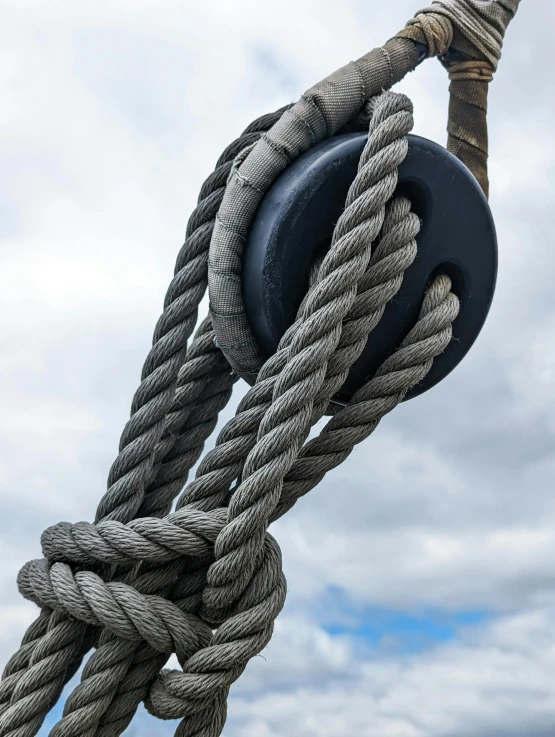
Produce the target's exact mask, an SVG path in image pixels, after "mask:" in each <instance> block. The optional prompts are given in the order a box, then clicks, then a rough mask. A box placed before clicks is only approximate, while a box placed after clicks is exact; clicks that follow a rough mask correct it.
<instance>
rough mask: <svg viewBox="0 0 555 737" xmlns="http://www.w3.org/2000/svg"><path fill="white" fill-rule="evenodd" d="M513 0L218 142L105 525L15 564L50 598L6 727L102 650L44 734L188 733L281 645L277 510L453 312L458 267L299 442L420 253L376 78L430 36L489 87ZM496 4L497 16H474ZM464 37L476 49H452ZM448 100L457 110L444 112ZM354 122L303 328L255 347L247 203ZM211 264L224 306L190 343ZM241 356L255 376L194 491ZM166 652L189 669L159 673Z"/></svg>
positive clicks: (388, 54) (395, 107)
mask: <svg viewBox="0 0 555 737" xmlns="http://www.w3.org/2000/svg"><path fill="white" fill-rule="evenodd" d="M517 4H518V0H505V1H504V2H495V3H494V2H489V0H487V1H486V2H479V0H438V2H435V3H434V4H433V5H432V7H431V9H427V10H425V11H423V13H422V14H419V15H418V16H416V18H415V19H413V21H411V22H410V23H409V25H408V26H407V28H406V29H405V30H404V31H403V33H401V34H399V35H398V36H396V37H394V38H393V39H391V40H390V41H388V42H387V44H385V46H384V47H383V48H381V49H377V50H374V51H372V52H370V53H369V54H367V55H366V56H364V57H362V58H361V59H359V60H358V61H357V62H354V63H351V64H349V65H347V67H344V68H343V69H341V70H339V71H338V72H336V73H335V74H333V75H331V77H329V78H327V79H326V80H324V81H322V82H321V83H319V84H318V85H316V86H315V87H313V88H312V89H311V90H309V91H308V92H307V93H306V94H305V95H304V96H303V97H302V98H301V100H300V101H299V102H298V103H297V104H296V105H294V106H291V107H287V108H284V109H282V110H279V111H277V112H276V113H273V114H271V115H267V116H263V117H262V118H259V119H258V120H256V121H255V122H254V123H253V124H252V125H251V126H249V127H248V128H247V129H246V130H245V132H244V133H243V134H242V135H241V136H240V137H239V138H238V139H237V140H236V141H234V142H233V143H232V144H231V145H230V146H229V147H228V149H226V151H225V152H224V153H223V154H222V157H221V158H220V160H219V161H218V164H217V167H216V169H215V171H214V172H213V174H211V175H210V177H208V179H207V180H206V182H205V183H204V185H203V187H202V189H201V193H200V197H199V203H198V206H197V208H196V209H195V211H194V212H193V214H192V216H191V218H190V220H189V223H188V227H187V234H186V239H185V243H184V246H183V248H182V249H181V252H180V253H179V255H178V259H177V264H176V269H175V275H174V278H173V280H172V282H171V284H170V286H169V289H168V292H167V295H166V299H165V303H164V312H163V314H162V316H161V317H160V319H159V321H158V324H157V326H156V330H155V333H154V340H153V347H152V350H151V352H150V353H149V355H148V357H147V359H146V362H145V365H144V368H143V372H142V375H141V384H140V386H139V388H138V390H137V392H136V394H135V396H134V399H133V403H132V410H131V418H130V420H129V422H128V423H127V425H126V427H125V428H124V431H123V434H122V438H121V442H120V452H119V455H118V457H117V458H116V460H115V462H114V464H113V466H112V468H111V470H110V474H109V478H108V490H107V492H106V494H105V495H104V497H103V498H102V500H101V501H100V504H99V507H98V510H97V514H96V520H95V523H94V524H88V523H85V522H80V523H78V524H70V523H65V522H64V523H60V524H58V525H55V526H54V527H51V528H49V529H47V530H46V531H45V532H44V533H43V536H42V550H43V554H44V556H45V557H44V559H41V560H36V561H31V562H30V563H28V564H26V565H25V566H24V567H23V569H22V570H21V572H20V574H19V577H18V585H19V589H20V591H21V593H22V594H23V596H25V597H26V598H28V599H30V600H32V601H34V602H36V603H37V604H38V605H39V606H40V607H41V613H40V615H39V617H38V618H37V620H36V621H35V622H34V623H33V624H32V625H31V627H30V628H29V629H28V631H27V633H26V635H25V636H24V638H23V641H22V644H21V647H20V649H19V650H18V651H17V653H16V654H15V655H14V656H13V657H12V658H11V659H10V661H9V662H8V664H7V666H6V668H5V671H4V675H3V679H2V681H1V682H0V737H8V736H9V737H31V736H32V735H35V734H36V733H37V731H38V730H39V729H40V726H41V724H42V723H43V720H44V718H45V716H46V714H47V713H48V711H49V710H50V708H51V707H52V705H53V704H54V703H55V702H56V700H57V699H58V698H59V697H60V694H61V692H62V689H63V687H64V685H65V684H66V683H67V682H68V680H70V679H71V678H72V677H73V675H74V674H75V673H76V672H77V671H78V669H79V667H80V665H81V663H82V660H83V658H84V656H85V655H86V654H87V653H88V652H89V650H90V649H91V648H95V651H94V653H93V654H92V655H91V657H90V658H89V660H88V662H87V663H86V665H85V667H84V669H83V671H82V675H81V683H80V684H79V685H78V686H77V688H76V689H75V690H74V691H73V693H72V694H70V696H69V697H68V699H67V701H66V703H65V707H64V713H63V717H62V719H61V721H60V722H58V724H57V725H55V726H54V728H53V729H52V731H51V733H50V734H51V735H54V736H55V737H71V736H72V735H74V736H75V737H77V736H80V737H83V735H86V736H87V737H96V736H98V737H100V736H102V737H113V736H114V737H115V736H116V735H120V734H121V733H122V732H123V731H124V730H125V729H126V728H127V726H128V725H129V723H130V722H131V719H132V717H133V715H134V713H135V711H136V709H137V707H138V705H139V704H140V703H141V701H144V702H145V704H146V706H147V708H148V709H149V710H150V711H151V713H153V714H155V715H156V716H158V717H160V718H163V719H174V718H180V719H182V721H181V722H180V724H179V726H178V728H177V731H176V735H178V736H179V737H217V736H218V735H220V734H221V731H222V729H223V726H224V723H225V719H226V700H227V694H228V691H229V688H230V686H231V685H232V683H234V681H235V680H236V679H237V678H238V677H239V676H240V675H241V673H242V672H243V670H244V669H245V667H246V665H247V663H248V662H249V660H250V658H252V657H253V656H255V655H256V654H258V653H260V651H261V650H262V649H263V648H264V647H265V646H266V645H267V643H268V642H269V640H270V638H271V636H272V630H273V624H274V620H275V618H276V616H277V615H278V613H279V612H280V610H281V608H282V606H283V603H284V601H285V593H286V584H285V579H284V576H283V572H282V568H281V554H280V550H279V547H278V545H277V542H276V541H275V540H274V539H273V538H272V537H271V535H269V534H268V532H267V528H268V525H269V524H270V523H271V522H272V521H274V520H276V519H278V518H279V517H281V516H282V515H283V514H285V513H286V512H287V511H288V510H289V509H290V508H291V507H292V506H293V505H294V504H295V502H296V501H297V499H299V498H300V497H301V496H303V495H305V494H307V493H308V492H309V491H310V490H311V489H312V488H314V486H316V485H317V484H318V483H319V482H320V481H321V480H322V479H323V478H324V476H325V474H326V473H327V472H328V471H330V470H331V469H333V468H335V467H336V466H337V465H339V464H340V463H342V462H343V461H344V460H345V459H346V458H347V457H348V456H349V454H350V453H351V451H352V449H353V448H354V446H355V445H357V444H358V443H360V442H362V440H364V439H365V438H367V437H368V436H369V435H370V434H371V433H372V432H373V431H374V429H375V428H376V427H377V425H378V423H379V421H380V419H381V418H382V417H383V416H384V415H386V414H387V413H388V412H390V411H391V410H392V409H393V408H394V407H395V406H396V405H397V404H399V402H401V401H402V400H403V399H404V397H405V395H406V393H407V392H408V391H410V389H411V388H412V387H414V386H415V385H416V384H418V383H419V382H420V381H422V379H423V378H424V377H425V376H426V374H427V372H428V371H429V370H430V367H431V365H432V362H433V360H434V358H435V357H436V356H438V355H440V354H441V353H442V352H443V351H444V350H445V348H446V346H447V345H448V344H449V341H450V340H451V335H452V333H451V325H452V323H453V321H454V319H455V318H456V316H457V314H458V300H457V298H456V296H455V295H454V294H453V293H452V291H451V282H450V280H449V278H448V277H447V276H445V275H441V274H440V275H439V276H437V277H436V278H435V279H434V280H433V281H432V283H431V284H430V285H429V287H428V289H427V291H426V294H425V295H423V302H422V307H421V310H420V315H419V319H418V322H417V324H416V325H415V327H414V328H413V329H412V330H411V331H410V333H409V334H408V335H407V337H406V338H405V340H404V341H403V343H402V344H401V345H400V346H399V348H398V350H396V351H395V353H394V354H393V355H392V356H391V357H390V358H388V359H387V360H386V361H385V362H384V363H383V364H382V366H381V367H380V368H379V370H378V371H377V372H376V373H375V375H374V376H373V377H371V378H370V380H369V381H368V382H367V383H366V384H365V385H364V386H363V387H362V388H361V389H360V390H359V391H358V392H357V393H356V394H355V395H354V397H353V399H352V400H351V402H350V403H349V405H348V406H347V407H345V408H343V409H342V410H341V411H339V412H338V413H337V414H335V415H334V416H333V417H332V418H331V419H330V420H329V421H328V422H327V424H326V426H325V427H324V429H323V430H322V431H321V432H320V434H319V435H318V436H317V437H315V438H314V439H312V440H310V441H307V438H308V435H309V432H310V429H311V427H312V426H313V425H314V424H315V422H317V421H318V420H319V419H320V418H321V417H322V416H323V415H324V413H325V412H326V411H327V408H328V404H329V401H330V398H331V397H332V396H333V395H334V394H335V393H336V392H337V390H338V389H339V387H340V386H341V385H342V384H343V383H344V380H345V378H346V375H347V373H348V371H349V369H350V367H351V366H352V364H353V363H354V362H355V361H356V359H357V358H358V356H359V355H360V353H361V351H362V349H363V347H364V346H365V344H366V341H367V339H368V335H369V333H370V332H371V331H372V330H373V329H374V328H375V326H376V325H377V324H378V322H379V320H380V318H381V316H382V314H383V311H384V309H385V306H386V305H387V303H388V302H389V300H391V299H392V298H393V297H394V296H395V294H396V293H397V292H398V290H399V288H400V286H401V283H402V280H403V274H404V272H405V270H406V269H407V268H408V267H409V266H410V265H411V264H412V262H413V261H414V258H415V256H416V240H415V238H416V235H417V234H418V231H419V228H420V223H419V220H418V218H417V217H416V216H415V215H414V214H413V213H412V212H411V205H410V202H409V201H408V200H407V199H405V198H403V197H397V196H395V190H396V184H397V170H398V167H399V165H400V164H401V163H402V161H403V160H404V158H405V156H406V154H407V146H408V144H407V139H406V135H407V133H408V132H409V131H410V130H411V129H412V124H413V121H412V105H411V103H410V101H409V100H408V99H407V98H406V97H405V96H403V95H398V94H395V93H393V92H383V90H387V89H389V87H391V86H392V85H393V84H394V83H395V82H396V81H398V80H400V79H401V78H402V77H403V76H404V75H405V74H406V73H407V72H408V71H410V70H412V69H414V68H415V66H416V65H417V63H418V62H419V60H420V56H421V51H420V49H419V47H418V45H417V44H419V43H422V44H426V46H427V53H428V54H429V55H440V56H441V57H442V60H443V61H444V63H446V64H447V66H448V68H449V69H450V73H451V77H452V83H451V84H452V98H453V94H454V93H453V85H454V84H455V83H457V84H458V83H459V82H460V83H463V82H464V84H468V85H470V86H469V87H468V88H465V89H467V90H470V89H472V87H471V85H473V84H479V85H483V84H484V81H483V80H482V77H481V76H480V75H481V73H479V71H477V70H479V69H481V68H482V67H479V66H475V67H472V68H473V69H474V70H475V71H473V72H472V73H471V72H470V69H471V66H469V64H471V63H472V64H473V63H476V64H483V63H487V64H489V65H490V69H493V68H494V66H495V65H496V64H497V61H496V60H495V62H494V61H493V57H495V59H498V57H499V52H500V47H501V40H502V33H503V31H504V27H505V26H506V23H507V22H508V19H509V16H510V14H511V13H514V11H515V10H516V6H517ZM480 12H482V16H483V18H482V16H479V15H478V13H480ZM480 18H482V20H480ZM484 19H487V20H488V23H489V26H488V29H487V30H484V27H483V26H480V25H479V24H480V23H482V22H483V20H484ZM463 21H464V23H463ZM480 28H482V30H480ZM462 40H464V44H463V43H462ZM415 42H416V43H415ZM459 42H460V43H459ZM465 45H466V48H464V46H465ZM455 51H456V52H457V53H459V51H460V52H461V53H463V54H466V55H467V56H466V57H465V58H463V59H460V58H459V59H458V61H457V62H454V61H453V59H454V57H453V54H454V52H455ZM456 64H464V65H466V66H464V67H463V68H456ZM471 74H476V75H478V76H479V77H480V79H479V80H478V79H477V78H474V77H473V76H471ZM457 75H462V76H461V78H460V79H459V78H458V77H457ZM457 89H458V88H457ZM480 89H481V88H480ZM469 104H471V105H474V104H475V100H474V98H473V101H472V102H470V103H469ZM452 107H453V106H452ZM457 115H458V113H457V114H455V113H453V110H451V113H450V120H451V122H450V126H451V125H452V122H453V120H455V121H456V120H457V119H458V118H457ZM478 117H479V116H478ZM482 124H483V125H484V126H485V108H484V117H483V120H482V118H480V125H482ZM363 125H367V126H368V129H369V135H368V141H367V144H366V146H365V149H364V151H363V154H362V156H361V159H360V162H359V167H358V173H357V176H356V178H355V180H354V182H353V183H352V185H351V187H350V189H349V193H348V196H347V201H346V205H345V210H344V212H343V214H342V216H341V217H340V219H339V220H338V222H337V224H336V227H335V230H334V234H333V239H332V244H331V247H330V250H329V252H328V253H327V254H326V256H325V257H324V258H323V260H322V261H321V263H318V264H316V265H315V268H314V271H313V274H312V277H311V285H310V289H309V292H308V294H307V295H306V297H305V299H304V301H303V303H302V305H301V306H300V308H299V311H298V313H297V318H296V321H295V323H294V324H293V325H292V326H291V327H290V329H289V330H288V331H287V332H286V334H285V335H284V336H283V338H282V340H281V342H280V345H279V347H278V350H277V352H276V354H275V355H274V356H272V357H271V358H270V359H269V360H267V361H266V362H265V363H262V361H261V360H260V355H259V352H257V347H256V345H255V344H254V343H253V341H252V339H251V336H250V335H249V331H248V323H247V322H246V318H245V315H244V309H243V307H242V296H241V295H240V292H241V289H240V281H239V279H240V262H241V254H242V248H243V243H244V239H245V237H246V235H247V233H248V228H249V226H250V223H251V221H252V217H253V215H254V212H255V210H256V207H257V206H258V203H259V202H260V199H261V198H262V196H263V195H264V193H265V191H267V189H268V187H269V186H270V185H271V183H272V182H273V181H274V179H275V178H276V176H278V174H279V173H280V172H281V171H282V170H283V169H284V168H285V167H286V166H287V165H288V164H289V163H290V162H291V161H292V160H293V159H294V158H295V157H297V156H298V155H300V153H302V152H303V151H305V150H307V149H308V148H309V147H310V146H312V145H314V143H316V142H318V141H321V140H323V139H324V138H326V137H329V136H331V135H334V134H335V133H337V132H338V131H341V130H347V129H358V130H360V129H361V128H362V126H363ZM465 125H466V123H465ZM467 130H469V128H468V125H467V127H464V131H467ZM464 131H463V132H464ZM481 132H482V133H483V131H481ZM450 136H451V137H450V140H451V138H453V139H456V140H461V141H463V143H465V145H466V144H467V142H465V141H464V140H463V139H462V138H461V139H459V138H457V137H456V136H455V134H453V133H451V134H450ZM468 145H470V144H468ZM472 145H474V144H472ZM478 150H479V151H480V152H481V154H483V153H484V152H483V150H482V148H478ZM469 151H470V149H469ZM469 151H467V150H466V148H464V149H463V148H461V152H462V153H464V155H465V156H466V157H467V158H466V159H465V160H466V161H467V163H469V164H471V165H472V166H474V164H475V165H476V167H475V168H473V171H475V173H477V175H482V174H483V169H482V168H481V167H482V163H483V162H482V159H481V158H480V157H476V159H475V160H474V159H473V158H472V156H471V155H470V153H469ZM486 182H487V180H486ZM486 186H487V185H486ZM209 252H210V269H209V267H208V260H209V259H208V255H209ZM208 281H209V282H210V299H211V310H212V315H211V317H210V318H208V319H206V320H204V321H203V322H202V323H201V324H200V325H199V327H198V328H197V330H196V333H195V336H194V339H193V341H192V344H191V346H190V347H189V348H188V349H187V348H186V345H187V341H188V340H189V338H190V336H191V334H192V332H193V329H194V326H195V324H196V322H197V310H198V305H199V303H200V301H201V299H202V298H203V295H204V294H205V291H206V287H207V283H208ZM233 310H235V312H234V313H233ZM232 318H233V319H232ZM216 338H217V342H218V344H219V345H220V346H222V347H224V348H225V351H224V352H222V350H221V348H220V347H218V345H217V344H216ZM237 373H240V374H242V375H244V376H246V377H247V378H249V379H250V381H251V382H252V383H253V384H254V385H253V386H252V388H251V389H250V390H249V392H248V393H247V395H246V396H245V398H244V399H243V400H242V402H241V403H240V405H239V407H238V410H237V413H236V415H235V417H233V418H232V419H231V420H230V421H229V422H228V423H227V424H226V426H225V427H224V429H223V430H222V431H221V433H220V435H219V437H218V439H217V443H216V447H215V448H214V450H212V451H211V452H209V453H207V454H206V455H205V457H204V459H203V460H202V461H201V463H200V465H199V467H198V471H197V474H196V478H195V479H194V480H193V481H192V482H190V483H189V484H188V485H187V486H186V487H185V488H184V490H183V491H182V489H183V487H184V485H185V483H186V481H187V476H188V473H189V471H190V469H191V468H192V466H193V465H194V464H195V463H196V461H197V460H198V458H199V457H200V456H201V454H202V450H203V447H204V442H205V441H206V439H207V438H208V437H209V436H210V434H211V433H212V432H213V430H214V428H215V425H216V422H217V418H218V413H219V412H220V410H221V409H222V408H223V407H224V406H225V405H226V403H227V402H228V400H229V398H230V395H231V391H232V387H233V384H234V382H235V381H236V378H237ZM180 492H181V494H180ZM178 494H180V496H179V499H178V500H177V504H176V508H175V511H174V512H171V511H170V510H171V508H172V505H173V501H174V499H175V498H176V497H177V495H178ZM172 653H176V655H177V658H178V660H179V663H180V666H181V670H179V671H167V670H164V669H163V668H164V665H165V663H166V661H167V659H168V657H169V656H170V655H171V654H172Z"/></svg>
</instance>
